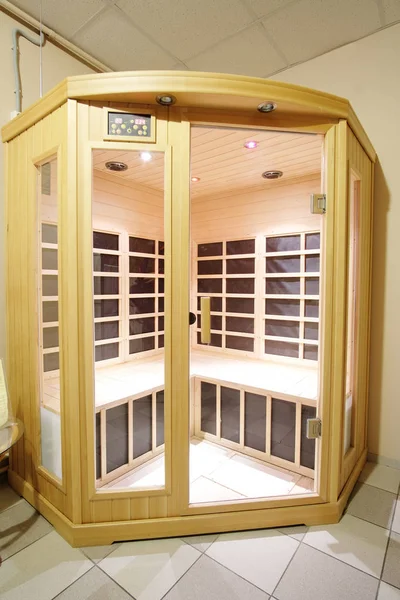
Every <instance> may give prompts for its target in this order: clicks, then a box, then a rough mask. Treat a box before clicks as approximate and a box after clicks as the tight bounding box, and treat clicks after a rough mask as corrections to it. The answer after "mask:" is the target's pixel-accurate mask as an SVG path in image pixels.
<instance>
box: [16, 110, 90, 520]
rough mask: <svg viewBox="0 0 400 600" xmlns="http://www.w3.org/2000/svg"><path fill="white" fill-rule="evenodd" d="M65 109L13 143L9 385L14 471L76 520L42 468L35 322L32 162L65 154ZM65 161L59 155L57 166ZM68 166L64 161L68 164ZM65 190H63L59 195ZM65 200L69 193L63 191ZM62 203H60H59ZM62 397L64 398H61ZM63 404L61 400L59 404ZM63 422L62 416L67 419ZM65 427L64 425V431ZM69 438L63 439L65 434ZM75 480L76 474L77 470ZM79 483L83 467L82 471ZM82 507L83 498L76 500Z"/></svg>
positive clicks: (34, 185)
mask: <svg viewBox="0 0 400 600" xmlns="http://www.w3.org/2000/svg"><path fill="white" fill-rule="evenodd" d="M66 130H67V108H66V105H63V106H61V107H60V108H59V109H58V110H56V111H55V112H53V113H51V114H49V115H48V116H47V117H46V118H45V119H44V120H43V122H39V123H37V124H36V125H35V127H33V128H32V129H29V130H27V131H25V132H24V133H22V134H21V135H20V136H18V137H17V138H15V139H14V140H13V141H12V142H10V143H9V150H8V152H7V154H8V168H9V176H8V189H7V257H8V275H7V322H8V328H9V329H8V361H7V362H8V381H9V387H10V396H11V401H12V403H13V408H14V411H15V413H16V416H17V417H19V418H20V419H21V420H22V421H23V422H24V425H25V434H24V437H23V439H22V440H21V442H20V443H19V444H18V445H17V447H16V448H15V450H13V459H12V470H13V471H14V472H15V474H16V475H19V476H21V477H23V478H24V479H25V480H26V481H27V482H28V483H31V484H32V485H34V486H35V488H36V489H37V491H38V492H39V493H41V494H42V495H43V496H44V497H45V498H47V499H48V500H49V501H50V502H51V503H52V504H53V505H54V506H55V507H56V508H57V509H58V510H60V511H61V512H64V513H65V514H66V515H67V516H71V515H72V503H73V501H74V500H73V495H71V496H70V499H69V502H66V497H65V493H64V491H63V490H62V489H60V486H59V483H58V482H57V481H56V480H53V479H52V477H51V475H48V474H46V476H42V475H41V474H40V473H39V472H38V471H37V469H38V468H39V465H40V443H41V436H40V418H39V362H38V361H39V353H38V340H39V332H38V321H37V302H38V299H37V280H36V277H37V252H38V250H37V243H38V240H37V221H36V219H37V201H38V199H37V169H36V167H35V166H34V161H35V160H36V161H39V160H41V159H45V157H46V155H47V156H48V157H50V156H54V155H55V154H56V153H57V150H58V149H60V148H63V149H64V150H66V147H65V145H64V144H65V143H66V135H65V134H66ZM65 157H66V155H65V154H63V153H62V151H60V152H59V164H60V165H61V163H62V160H63V158H64V160H65ZM65 165H66V160H65ZM60 189H62V186H61V185H60V187H59V190H60ZM63 193H65V195H66V194H67V191H66V189H65V190H64V192H63ZM59 200H60V201H62V198H61V197H59ZM63 396H64V394H62V395H61V397H62V398H63ZM61 401H62V403H63V400H61ZM63 419H64V413H63ZM64 426H65V423H64V424H63V427H64ZM63 435H65V433H63ZM69 458H70V457H69V455H68V456H67V454H65V453H64V456H63V463H64V469H65V470H64V474H65V481H64V484H65V486H67V487H68V485H70V484H71V480H72V471H71V469H70V468H69V466H68V465H70V464H71V462H70V460H69ZM75 475H76V470H75ZM78 478H79V465H78ZM78 501H79V498H78Z"/></svg>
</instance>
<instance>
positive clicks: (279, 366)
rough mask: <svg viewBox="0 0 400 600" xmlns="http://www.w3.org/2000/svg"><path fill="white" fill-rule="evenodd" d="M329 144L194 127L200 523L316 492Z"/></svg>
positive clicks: (194, 459) (194, 469) (194, 388)
mask: <svg viewBox="0 0 400 600" xmlns="http://www.w3.org/2000/svg"><path fill="white" fill-rule="evenodd" d="M323 143H324V139H323V137H322V136H318V135H305V134H294V133H279V132H276V131H275V132H271V131H266V130H244V129H234V128H215V127H205V126H197V127H196V126H194V125H193V126H192V127H191V131H190V146H191V150H190V157H191V158H190V179H191V186H190V256H191V264H190V311H191V312H192V313H194V314H195V315H196V322H195V324H193V325H192V326H191V327H190V365H189V370H190V376H189V377H190V391H191V397H190V415H189V423H190V425H189V432H188V446H189V465H188V470H189V502H188V506H187V507H186V509H187V510H189V512H190V511H191V510H192V511H196V510H197V511H200V512H205V511H206V510H210V511H211V510H220V507H221V504H223V503H224V502H225V503H230V504H231V505H232V503H234V504H235V503H236V502H238V503H240V504H241V505H242V506H244V505H245V504H247V505H249V502H250V501H256V502H260V501H265V500H268V499H274V498H275V499H276V498H277V497H280V498H281V497H283V498H289V499H290V498H295V497H296V496H298V495H300V494H310V493H314V492H315V491H316V486H315V480H316V470H315V466H316V446H317V444H316V442H315V440H310V439H308V438H307V435H306V433H307V421H308V419H311V418H315V417H316V415H317V414H319V410H318V401H319V397H318V388H319V361H320V301H321V299H320V288H321V286H320V277H321V264H322V261H321V255H322V251H323V232H322V224H323V222H322V217H321V215H316V214H311V212H310V203H309V196H310V194H311V193H320V192H321V154H322V149H323ZM268 164H273V165H275V166H276V170H278V169H279V170H280V168H281V170H282V174H281V175H282V176H278V177H275V178H270V176H269V175H268V174H267V173H266V172H265V171H266V165H268ZM304 174H307V175H308V177H307V178H304ZM205 504H207V506H208V508H204V505H205ZM210 504H211V505H213V506H214V508H211V507H210Z"/></svg>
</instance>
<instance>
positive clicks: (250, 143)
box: [244, 140, 258, 150]
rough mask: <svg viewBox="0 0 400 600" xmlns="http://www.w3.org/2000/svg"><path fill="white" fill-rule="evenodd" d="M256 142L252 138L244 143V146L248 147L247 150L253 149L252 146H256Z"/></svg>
mask: <svg viewBox="0 0 400 600" xmlns="http://www.w3.org/2000/svg"><path fill="white" fill-rule="evenodd" d="M257 146H258V144H257V142H255V141H254V140H249V141H248V142H246V143H245V145H244V147H245V148H248V150H253V148H257Z"/></svg>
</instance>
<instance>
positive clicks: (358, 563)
mask: <svg viewBox="0 0 400 600" xmlns="http://www.w3.org/2000/svg"><path fill="white" fill-rule="evenodd" d="M388 536H389V532H388V531H387V530H386V529H383V528H382V527H378V526H377V525H373V524H372V523H367V522H366V521H362V520H361V519H357V518H356V517H353V516H351V515H345V516H344V517H343V518H342V520H341V521H340V523H337V524H336V525H320V526H316V527H310V529H309V531H308V532H307V533H306V535H305V536H304V543H306V544H309V545H310V546H313V547H314V548H317V549H318V550H321V551H322V552H325V553H326V554H329V555H331V556H334V557H335V558H337V559H339V560H342V561H344V562H346V563H347V564H349V565H352V566H353V567H356V568H357V569H361V570H362V571H364V572H365V573H368V574H369V575H373V576H374V577H380V574H381V570H382V564H383V559H384V556H385V550H386V545H387V540H388Z"/></svg>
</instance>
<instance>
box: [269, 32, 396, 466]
mask: <svg viewBox="0 0 400 600" xmlns="http://www.w3.org/2000/svg"><path fill="white" fill-rule="evenodd" d="M399 56H400V25H395V26H393V27H390V28H388V29H385V30H383V31H380V32H379V33H376V34H374V35H372V36H370V37H367V38H365V39H363V40H359V41H358V42H355V43H353V44H350V45H348V46H345V47H343V48H339V49H337V50H334V51H332V52H329V53H328V54H325V55H324V56H320V57H318V58H316V59H313V60H311V61H308V62H306V63H304V64H301V65H298V66H296V67H293V68H291V69H288V70H286V71H284V72H282V73H279V74H278V75H276V76H275V77H274V79H276V80H279V81H285V82H288V83H294V84H298V85H304V86H307V87H312V88H316V89H319V90H322V91H325V92H330V93H332V94H336V95H339V96H343V97H346V98H348V99H349V100H350V102H351V103H352V105H353V107H354V109H355V111H356V113H357V115H358V117H359V118H360V120H361V123H362V124H363V126H364V128H365V129H366V131H367V133H368V135H369V137H370V139H371V141H372V143H373V144H374V146H375V149H376V151H377V153H378V163H377V165H376V172H375V207H374V246H373V285H372V338H371V360H370V399H369V434H368V439H369V451H370V452H371V453H373V454H375V455H379V460H381V461H382V462H385V463H386V464H392V465H396V466H400V437H399V434H398V431H399V423H400V401H399V389H400V370H399V367H398V361H399V359H398V356H399V340H400V319H399V303H400V269H399V267H398V257H399V254H400V236H399V227H400V177H399V151H398V146H399V139H400V118H399V107H400V78H399V76H398V68H399Z"/></svg>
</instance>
